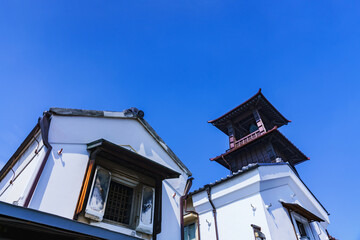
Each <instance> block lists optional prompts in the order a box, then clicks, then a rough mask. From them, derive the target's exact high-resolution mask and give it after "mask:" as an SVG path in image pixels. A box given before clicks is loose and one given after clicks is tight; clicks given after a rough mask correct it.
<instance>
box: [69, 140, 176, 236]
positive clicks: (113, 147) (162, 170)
mask: <svg viewBox="0 0 360 240" xmlns="http://www.w3.org/2000/svg"><path fill="white" fill-rule="evenodd" d="M87 150H88V151H89V153H90V157H89V162H88V167H87V170H86V171H85V175H84V179H83V185H82V187H81V191H80V193H79V198H78V203H77V206H76V209H75V211H74V217H73V218H74V219H75V220H79V221H82V222H87V223H89V222H88V221H87V219H84V211H85V207H86V203H87V200H88V197H89V192H90V188H91V184H90V183H91V182H92V179H93V177H94V172H95V166H96V165H101V166H104V167H107V166H105V165H103V163H104V162H105V161H107V162H110V163H112V164H114V165H116V166H118V167H119V168H120V169H124V168H126V169H127V170H129V171H132V172H135V173H136V174H139V175H142V176H144V177H146V178H147V179H151V182H152V183H151V185H152V186H151V187H153V188H154V195H155V196H154V198H155V200H154V206H153V224H152V226H153V229H152V237H153V238H156V235H157V234H159V233H160V232H161V223H162V219H161V217H162V188H163V184H162V181H163V180H165V179H171V178H179V177H180V175H181V174H180V173H179V172H177V171H174V170H172V169H170V168H168V167H166V166H164V165H162V164H160V163H158V162H156V161H154V160H151V159H149V158H147V157H145V156H143V155H140V154H138V153H136V152H134V151H131V150H129V149H127V148H124V147H121V146H120V145H117V144H115V143H112V142H109V141H107V140H105V139H98V140H96V141H93V142H91V143H88V144H87ZM109 169H111V170H113V169H114V168H111V167H110V168H109ZM125 176H127V171H126V172H125ZM140 182H143V183H146V185H149V184H148V181H145V180H144V181H142V180H141V178H140ZM104 224H105V223H104ZM114 226H115V225H113V224H107V228H109V229H111V230H113V231H118V232H119V228H118V227H117V228H114ZM115 227H116V226H115ZM121 229H123V230H124V231H123V230H121V231H120V232H123V233H125V234H131V235H133V234H137V233H135V231H134V230H131V229H129V228H125V227H122V228H121Z"/></svg>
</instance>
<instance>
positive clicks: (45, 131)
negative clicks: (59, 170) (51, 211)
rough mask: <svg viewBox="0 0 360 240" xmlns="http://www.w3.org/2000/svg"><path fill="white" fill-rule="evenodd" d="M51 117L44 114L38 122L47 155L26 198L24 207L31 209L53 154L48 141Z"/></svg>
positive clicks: (47, 113)
mask: <svg viewBox="0 0 360 240" xmlns="http://www.w3.org/2000/svg"><path fill="white" fill-rule="evenodd" d="M50 117H51V114H50V113H49V112H44V115H43V117H40V118H39V120H38V121H39V125H40V129H41V136H42V140H43V143H44V145H45V147H46V153H45V156H44V158H43V160H42V162H41V165H40V167H39V170H38V172H37V173H36V176H35V179H34V181H33V183H32V185H31V187H30V190H29V193H28V195H27V196H26V198H25V202H24V207H29V204H30V201H31V198H32V197H33V195H34V192H35V189H36V186H37V184H38V182H39V180H40V176H41V174H42V172H43V170H44V167H45V164H46V162H47V160H48V158H49V155H50V153H51V150H52V146H51V145H50V143H49V141H48V137H49V127H50Z"/></svg>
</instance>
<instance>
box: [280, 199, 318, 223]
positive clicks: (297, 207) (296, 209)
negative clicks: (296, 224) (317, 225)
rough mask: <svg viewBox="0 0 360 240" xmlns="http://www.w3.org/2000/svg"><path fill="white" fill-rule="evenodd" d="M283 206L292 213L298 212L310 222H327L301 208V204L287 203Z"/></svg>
mask: <svg viewBox="0 0 360 240" xmlns="http://www.w3.org/2000/svg"><path fill="white" fill-rule="evenodd" d="M281 204H282V205H283V207H284V208H286V209H288V210H289V211H291V212H296V213H298V214H300V215H301V216H303V217H305V218H306V219H308V220H309V221H310V222H311V221H316V222H325V221H324V220H323V219H322V218H319V217H318V216H316V215H315V214H313V213H312V212H310V211H308V210H306V209H305V208H303V207H302V206H300V205H299V204H296V203H285V202H281Z"/></svg>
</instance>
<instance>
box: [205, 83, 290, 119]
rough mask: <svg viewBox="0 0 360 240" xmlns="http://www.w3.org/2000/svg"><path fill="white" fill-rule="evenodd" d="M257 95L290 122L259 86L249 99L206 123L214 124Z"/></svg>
mask: <svg viewBox="0 0 360 240" xmlns="http://www.w3.org/2000/svg"><path fill="white" fill-rule="evenodd" d="M259 95H260V96H261V97H262V98H263V99H264V100H265V101H266V102H267V104H269V105H270V106H271V107H272V108H273V109H274V111H276V112H277V113H278V114H279V116H280V117H282V118H283V119H284V121H285V122H291V121H290V120H288V119H287V118H285V117H284V116H283V115H282V114H281V113H280V112H279V111H278V110H277V109H276V108H275V107H274V106H273V105H272V104H271V103H270V102H269V100H267V99H266V97H265V96H264V94H262V92H261V88H260V89H259V91H258V92H257V93H256V94H255V95H254V96H252V97H251V98H249V99H248V100H246V101H245V102H243V103H241V104H240V105H238V106H237V107H235V108H233V109H231V110H230V111H228V112H227V113H225V114H223V115H222V116H220V117H218V118H216V119H214V120H210V121H208V123H211V124H213V125H214V124H216V122H217V121H219V120H220V119H222V118H224V117H225V116H226V115H228V114H230V113H232V112H234V111H236V110H237V109H238V108H240V107H241V106H242V105H244V104H246V103H248V102H250V101H252V100H253V99H254V98H256V97H257V96H259Z"/></svg>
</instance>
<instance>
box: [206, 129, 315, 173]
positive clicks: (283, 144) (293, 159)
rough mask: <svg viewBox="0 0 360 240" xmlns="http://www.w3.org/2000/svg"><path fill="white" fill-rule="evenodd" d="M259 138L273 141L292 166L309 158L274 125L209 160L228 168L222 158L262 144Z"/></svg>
mask: <svg viewBox="0 0 360 240" xmlns="http://www.w3.org/2000/svg"><path fill="white" fill-rule="evenodd" d="M261 140H263V141H271V142H273V143H274V144H275V145H276V146H277V147H278V149H279V151H280V152H281V154H283V155H284V156H286V157H287V159H289V161H290V164H291V165H293V166H294V165H297V164H299V163H301V162H304V161H306V160H309V159H310V158H308V157H307V156H306V155H305V154H304V153H302V152H301V151H300V150H299V149H298V148H297V147H296V146H295V145H294V144H293V143H292V142H290V141H289V140H288V139H287V138H286V137H285V136H284V135H283V134H282V133H281V132H280V131H279V130H277V127H274V128H273V129H271V130H269V131H268V132H266V133H264V134H262V135H261V136H259V137H257V138H254V139H253V140H250V141H248V142H246V143H245V144H243V145H240V146H238V147H235V148H232V149H230V150H228V151H227V152H225V153H223V154H221V155H219V156H217V157H214V158H211V159H210V160H211V161H216V162H218V163H220V164H221V165H223V166H224V167H226V168H229V166H228V164H227V163H226V162H225V161H224V159H223V158H224V157H227V156H234V155H237V154H242V150H244V149H246V148H247V147H248V146H249V145H250V144H251V145H253V144H262V142H263V141H261Z"/></svg>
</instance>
